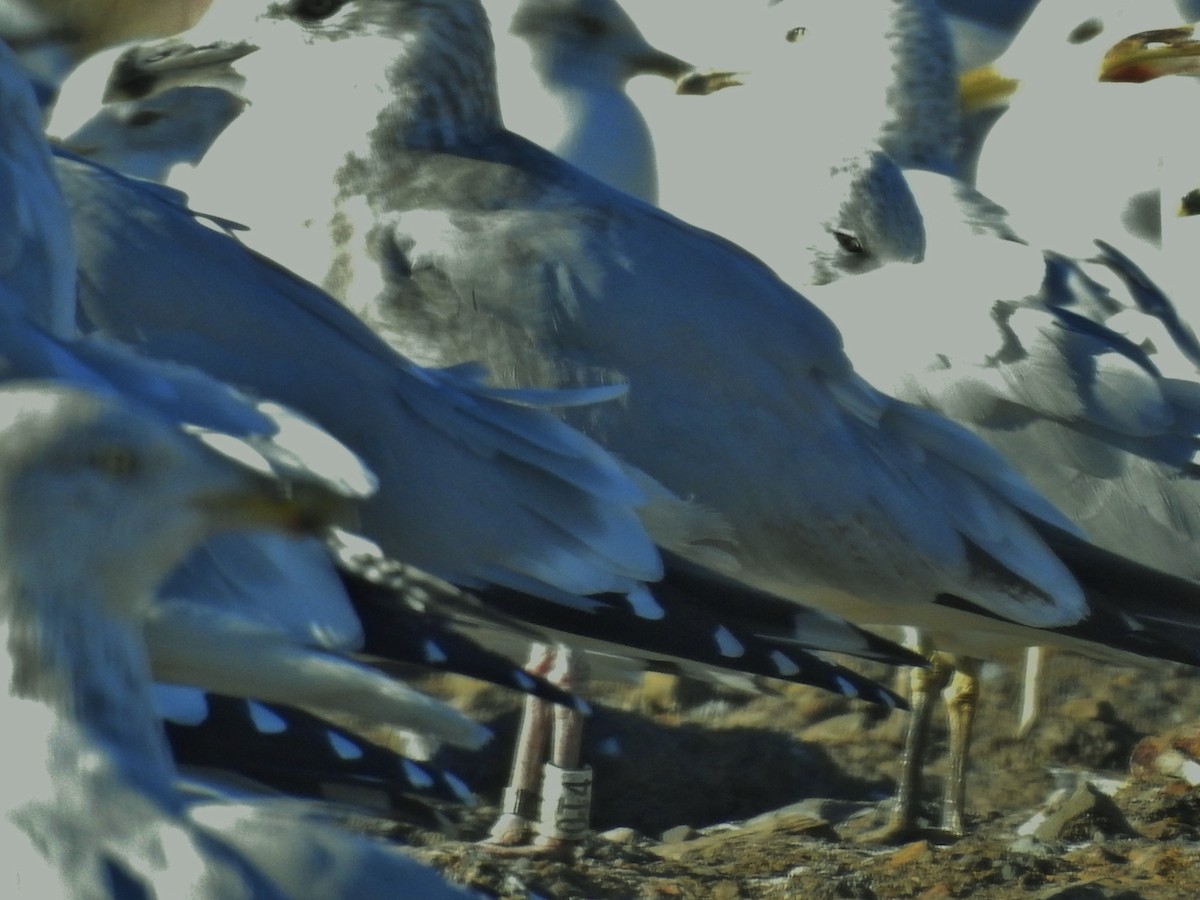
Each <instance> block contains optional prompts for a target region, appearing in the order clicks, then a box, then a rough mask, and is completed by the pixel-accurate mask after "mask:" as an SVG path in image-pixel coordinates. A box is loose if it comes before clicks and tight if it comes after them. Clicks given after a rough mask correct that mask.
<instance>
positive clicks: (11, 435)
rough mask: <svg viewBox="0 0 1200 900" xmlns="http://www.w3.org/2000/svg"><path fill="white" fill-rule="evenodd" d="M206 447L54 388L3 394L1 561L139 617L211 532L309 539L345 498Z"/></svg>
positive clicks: (103, 400) (30, 386) (13, 387)
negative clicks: (89, 592) (277, 533)
mask: <svg viewBox="0 0 1200 900" xmlns="http://www.w3.org/2000/svg"><path fill="white" fill-rule="evenodd" d="M235 442H236V439H234V438H227V440H226V441H225V442H224V445H223V446H217V445H216V443H215V442H209V441H204V440H198V439H196V438H195V437H193V436H191V435H189V434H187V433H186V432H185V431H184V430H182V429H180V428H178V427H177V426H174V425H172V424H169V423H167V422H165V421H164V420H161V419H159V418H157V417H155V416H153V415H152V414H150V413H147V412H144V411H142V410H140V409H138V408H135V407H132V406H130V405H127V404H125V403H123V402H121V401H120V400H118V399H117V398H116V397H113V396H101V395H98V394H95V393H91V392H86V391H82V390H79V389H77V388H71V387H67V386H64V385H57V384H52V383H48V382H24V383H22V382H13V383H10V384H9V385H7V386H5V387H3V388H0V554H2V557H3V566H2V568H3V570H4V571H5V573H6V575H7V577H10V578H17V579H19V580H20V581H22V582H25V583H28V584H34V585H39V586H41V587H42V588H43V589H46V590H51V591H54V590H57V591H58V592H60V593H62V592H70V591H72V586H74V590H75V591H78V589H79V588H80V586H85V585H86V586H88V587H94V588H98V591H94V592H93V593H94V594H97V595H99V596H101V597H103V598H105V602H107V603H109V604H111V605H112V606H113V608H112V609H110V610H109V612H110V613H111V614H114V615H124V616H136V615H140V614H141V613H142V612H144V610H145V604H146V603H147V602H148V599H149V597H150V596H151V595H152V592H153V590H154V589H155V588H156V587H157V586H158V584H159V583H160V582H161V581H162V580H163V579H164V578H165V577H166V575H167V574H168V573H169V572H170V571H171V569H173V568H174V567H175V565H177V564H178V563H179V562H180V561H181V560H182V559H183V558H184V557H185V556H186V555H187V554H188V553H189V552H190V551H191V550H193V549H194V548H195V547H196V546H198V545H199V544H201V543H202V542H203V541H205V540H207V539H208V538H209V537H211V536H212V535H214V534H217V533H220V532H223V531H228V530H239V529H247V528H250V529H255V528H270V529H275V530H284V531H287V532H291V533H297V534H300V533H309V532H313V531H316V530H317V529H319V528H322V527H324V526H325V524H326V523H327V522H328V520H329V518H330V517H331V516H332V515H334V514H335V510H336V509H337V507H338V506H339V504H340V498H339V497H337V495H335V494H333V493H332V492H331V491H328V490H327V489H325V488H324V487H322V486H319V485H312V484H303V483H299V482H297V483H295V484H291V483H288V482H286V481H284V480H282V479H280V478H278V477H276V476H275V475H274V474H273V473H272V471H271V468H270V466H269V465H267V463H266V462H265V460H263V459H262V458H261V456H259V455H258V454H257V453H256V452H254V451H253V450H252V449H250V448H249V447H248V446H245V447H242V448H240V450H236V449H234V443H235Z"/></svg>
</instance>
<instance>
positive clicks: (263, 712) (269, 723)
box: [246, 700, 288, 734]
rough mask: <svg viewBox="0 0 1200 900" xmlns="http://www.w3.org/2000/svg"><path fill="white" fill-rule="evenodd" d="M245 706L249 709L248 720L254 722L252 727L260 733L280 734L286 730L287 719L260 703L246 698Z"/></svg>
mask: <svg viewBox="0 0 1200 900" xmlns="http://www.w3.org/2000/svg"><path fill="white" fill-rule="evenodd" d="M246 708H247V709H248V710H250V721H251V722H253V723H254V727H255V728H257V729H258V730H259V732H261V733H262V734H282V733H283V732H285V731H287V727H288V724H287V720H286V719H284V718H283V717H282V716H280V715H278V714H277V713H274V712H272V711H271V710H269V709H267V708H266V707H265V706H263V705H262V704H261V703H256V702H255V701H253V700H247V701H246Z"/></svg>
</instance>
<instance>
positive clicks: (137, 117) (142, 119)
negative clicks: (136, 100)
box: [127, 109, 167, 128]
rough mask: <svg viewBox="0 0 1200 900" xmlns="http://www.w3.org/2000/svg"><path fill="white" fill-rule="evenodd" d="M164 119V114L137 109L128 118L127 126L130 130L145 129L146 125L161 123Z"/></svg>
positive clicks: (153, 110)
mask: <svg viewBox="0 0 1200 900" xmlns="http://www.w3.org/2000/svg"><path fill="white" fill-rule="evenodd" d="M166 117H167V116H166V113H164V112H161V111H159V110H157V109H139V110H138V111H137V112H135V113H134V114H133V115H132V116H130V117H129V121H128V123H127V124H128V125H129V127H130V128H145V127H146V126H147V125H153V124H154V123H155V122H161V121H162V120H163V119H165V118H166Z"/></svg>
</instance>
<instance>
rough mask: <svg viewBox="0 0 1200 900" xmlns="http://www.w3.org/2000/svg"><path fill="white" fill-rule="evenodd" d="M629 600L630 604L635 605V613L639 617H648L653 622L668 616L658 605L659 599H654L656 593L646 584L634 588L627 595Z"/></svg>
mask: <svg viewBox="0 0 1200 900" xmlns="http://www.w3.org/2000/svg"><path fill="white" fill-rule="evenodd" d="M625 597H626V599H628V600H629V605H630V606H631V607H633V613H634V615H636V616H637V617H638V618H639V619H648V620H650V621H651V622H657V621H658V620H659V619H662V618H664V617H665V616H666V614H667V612H666V610H664V609H663V608H662V607H661V606H659V605H658V601H657V600H655V599H654V595H653V594H652V593H650V589H649V588H647V587H646V586H645V585H644V584H639V585H638V586H637V587H635V588H634V589H633V590H631V591H630V592H629V593H627V594H626V595H625Z"/></svg>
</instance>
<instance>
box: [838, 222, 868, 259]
mask: <svg viewBox="0 0 1200 900" xmlns="http://www.w3.org/2000/svg"><path fill="white" fill-rule="evenodd" d="M833 236H834V238H835V239H836V240H837V242H838V246H839V247H841V248H842V249H843V250H845V251H846V252H847V253H854V254H859V253H866V252H867V251H866V249H865V248H864V247H863V245H862V242H861V241H860V240H859V239H858V236H857V235H856V234H855V233H854V232H853V231H846V230H845V229H844V228H838V229H836V230H835V231H834V232H833Z"/></svg>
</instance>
